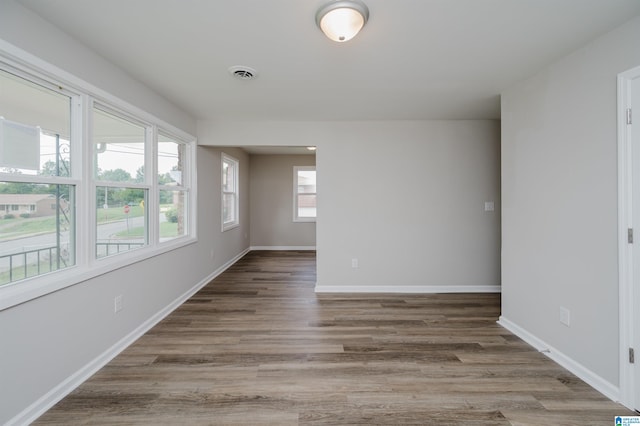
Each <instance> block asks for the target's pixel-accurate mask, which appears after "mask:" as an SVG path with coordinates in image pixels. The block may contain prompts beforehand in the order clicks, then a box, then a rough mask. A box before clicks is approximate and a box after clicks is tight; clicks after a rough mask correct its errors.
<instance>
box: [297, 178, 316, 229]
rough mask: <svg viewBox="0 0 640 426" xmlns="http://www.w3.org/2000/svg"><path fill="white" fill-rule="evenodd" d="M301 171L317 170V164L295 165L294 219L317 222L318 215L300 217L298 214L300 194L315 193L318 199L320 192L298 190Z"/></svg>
mask: <svg viewBox="0 0 640 426" xmlns="http://www.w3.org/2000/svg"><path fill="white" fill-rule="evenodd" d="M299 171H302V172H304V171H314V172H315V171H316V166H293V221H294V222H315V221H316V217H317V212H316V216H314V217H300V216H298V196H299V195H315V196H316V200H317V199H318V192H317V189H316V192H306V193H301V192H298V172H299ZM316 177H317V175H316Z"/></svg>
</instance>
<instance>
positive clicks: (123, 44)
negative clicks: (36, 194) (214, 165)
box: [18, 0, 640, 121]
mask: <svg viewBox="0 0 640 426" xmlns="http://www.w3.org/2000/svg"><path fill="white" fill-rule="evenodd" d="M18 1H19V3H21V4H23V5H25V6H26V7H28V8H30V9H31V10H33V11H35V12H36V13H38V14H39V15H41V16H42V17H44V18H45V19H47V20H49V21H50V22H52V23H54V24H55V25H57V26H58V27H60V28H61V29H63V30H64V31H66V32H67V33H69V34H70V35H71V36H73V37H75V38H77V39H78V40H80V41H82V42H83V43H84V44H86V45H87V46H88V47H90V48H91V49H93V50H94V51H96V52H97V53H99V54H100V55H102V56H104V57H105V58H107V59H108V60H110V61H111V62H113V63H115V64H117V65H118V66H120V67H121V68H123V69H124V70H125V71H126V72H128V73H129V74H130V75H131V76H133V77H134V78H135V79H137V80H139V81H141V82H144V83H145V84H146V85H147V86H149V87H150V88H152V89H153V90H155V91H156V92H158V93H160V94H162V95H163V96H165V97H166V98H167V99H169V100H170V101H172V102H173V103H175V104H176V105H178V106H179V107H181V108H182V109H184V110H185V111H187V112H189V113H190V114H192V115H193V116H194V117H196V118H198V119H258V120H294V121H295V120H379V119H485V118H499V117H500V105H499V94H500V92H501V91H502V90H504V89H505V88H508V87H510V86H511V85H513V84H514V83H516V82H518V81H520V80H522V79H525V78H527V77H528V76H530V75H532V74H533V73H535V72H536V71H538V70H539V69H540V68H542V67H544V66H545V65H546V64H548V63H550V62H552V61H554V60H556V59H558V58H560V57H562V56H563V55H565V54H567V53H568V52H571V51H572V50H575V49H576V48H578V47H580V46H582V45H584V44H585V43H587V42H588V41H589V40H591V39H593V38H595V37H597V36H599V35H601V34H603V33H605V32H606V31H608V30H610V29H612V28H614V27H616V26H618V25H619V24H621V23H622V22H624V21H626V20H628V19H630V18H632V17H634V16H636V15H638V14H640V1H638V0H364V1H365V2H366V3H367V5H368V7H369V10H370V13H371V16H370V19H369V22H368V24H367V25H366V26H365V28H364V29H363V31H362V32H361V33H360V34H359V35H358V36H357V37H356V38H355V39H353V40H352V41H350V42H347V43H334V42H331V41H329V40H328V39H327V38H326V37H324V35H323V34H322V33H321V32H320V30H319V29H318V28H317V27H316V24H315V20H314V19H315V13H316V10H317V9H318V8H320V6H322V5H323V4H325V3H326V1H327V0H108V1H107V0H47V1H44V0H18ZM234 65H247V66H250V67H252V68H255V69H256V70H257V71H258V73H259V76H258V78H256V79H254V80H251V81H241V80H237V79H234V78H233V77H231V75H230V74H229V72H228V71H227V70H228V68H229V67H231V66H234Z"/></svg>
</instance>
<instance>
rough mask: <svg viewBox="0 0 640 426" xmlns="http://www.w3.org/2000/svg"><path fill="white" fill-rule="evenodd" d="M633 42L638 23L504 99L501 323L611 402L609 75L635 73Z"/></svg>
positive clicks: (614, 277) (639, 36)
mask: <svg viewBox="0 0 640 426" xmlns="http://www.w3.org/2000/svg"><path fill="white" fill-rule="evenodd" d="M638 40H640V18H635V19H633V20H632V21H630V22H628V23H627V24H625V25H623V26H621V27H619V28H618V29H616V30H614V31H612V32H611V33H609V34H606V35H604V36H603V37H601V38H598V39H597V40H595V41H593V42H592V43H589V44H588V45H586V46H585V47H583V48H581V49H579V50H577V51H575V52H573V53H572V54H570V55H568V56H567V57H565V58H563V59H561V60H559V61H558V62H556V63H554V64H553V65H551V66H549V67H547V68H545V69H543V70H541V71H540V72H538V73H537V74H536V75H535V76H533V77H531V78H530V79H528V80H526V81H524V82H522V83H520V84H517V85H516V86H514V87H513V88H511V89H510V90H507V91H505V92H504V93H503V94H502V182H503V184H502V209H503V210H502V221H503V222H502V309H503V313H502V315H503V320H506V321H507V322H508V323H510V324H512V325H514V326H515V327H517V328H519V329H520V330H521V331H522V334H528V335H530V337H533V338H535V339H539V340H540V341H541V342H542V343H544V344H546V345H549V346H551V347H552V348H554V350H555V351H557V352H558V353H559V354H560V355H561V356H564V357H567V358H568V359H569V360H570V361H569V363H574V364H575V365H574V366H575V367H578V368H584V369H585V371H584V372H585V373H587V374H586V375H587V376H589V375H590V376H591V378H590V379H591V383H592V384H595V385H596V386H598V385H599V386H600V390H602V391H605V392H606V391H607V390H608V391H609V392H607V393H608V394H609V396H613V397H614V398H615V395H611V394H612V393H615V391H616V387H617V386H618V383H619V378H618V375H619V374H618V368H619V365H618V357H619V343H618V269H617V268H618V260H617V169H616V168H617V166H616V164H617V163H616V161H617V160H616V155H617V154H616V76H617V74H618V73H620V72H622V71H625V70H627V69H629V68H632V67H634V66H638V65H640V48H639V46H640V45H639V44H638ZM561 306H562V307H565V308H567V309H569V310H570V311H571V323H570V327H566V326H564V325H562V324H561V323H560V321H559V310H560V307H561ZM583 378H588V377H584V375H583Z"/></svg>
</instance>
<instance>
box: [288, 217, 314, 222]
mask: <svg viewBox="0 0 640 426" xmlns="http://www.w3.org/2000/svg"><path fill="white" fill-rule="evenodd" d="M293 222H294V223H295V222H300V223H305V222H307V223H308V222H314V223H315V222H316V218H315V217H296V218H295V219H293Z"/></svg>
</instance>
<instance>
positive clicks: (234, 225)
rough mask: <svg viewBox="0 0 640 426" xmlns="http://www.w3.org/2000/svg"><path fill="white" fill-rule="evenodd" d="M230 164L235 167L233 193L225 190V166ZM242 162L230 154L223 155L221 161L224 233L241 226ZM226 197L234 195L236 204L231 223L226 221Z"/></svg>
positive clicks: (221, 202) (221, 199) (221, 201)
mask: <svg viewBox="0 0 640 426" xmlns="http://www.w3.org/2000/svg"><path fill="white" fill-rule="evenodd" d="M225 163H228V164H231V165H232V166H233V175H232V177H233V189H234V190H233V191H225V190H224V164H225ZM239 177H240V162H239V161H238V160H237V159H236V158H234V157H232V156H230V155H229V154H225V153H224V152H223V153H222V158H221V161H220V218H221V222H222V232H225V231H228V230H230V229H233V228H237V227H238V226H240V188H239V187H240V179H239ZM225 195H233V203H234V209H233V211H234V213H235V214H234V217H233V219H232V220H230V221H226V222H225V220H224V198H225Z"/></svg>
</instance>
